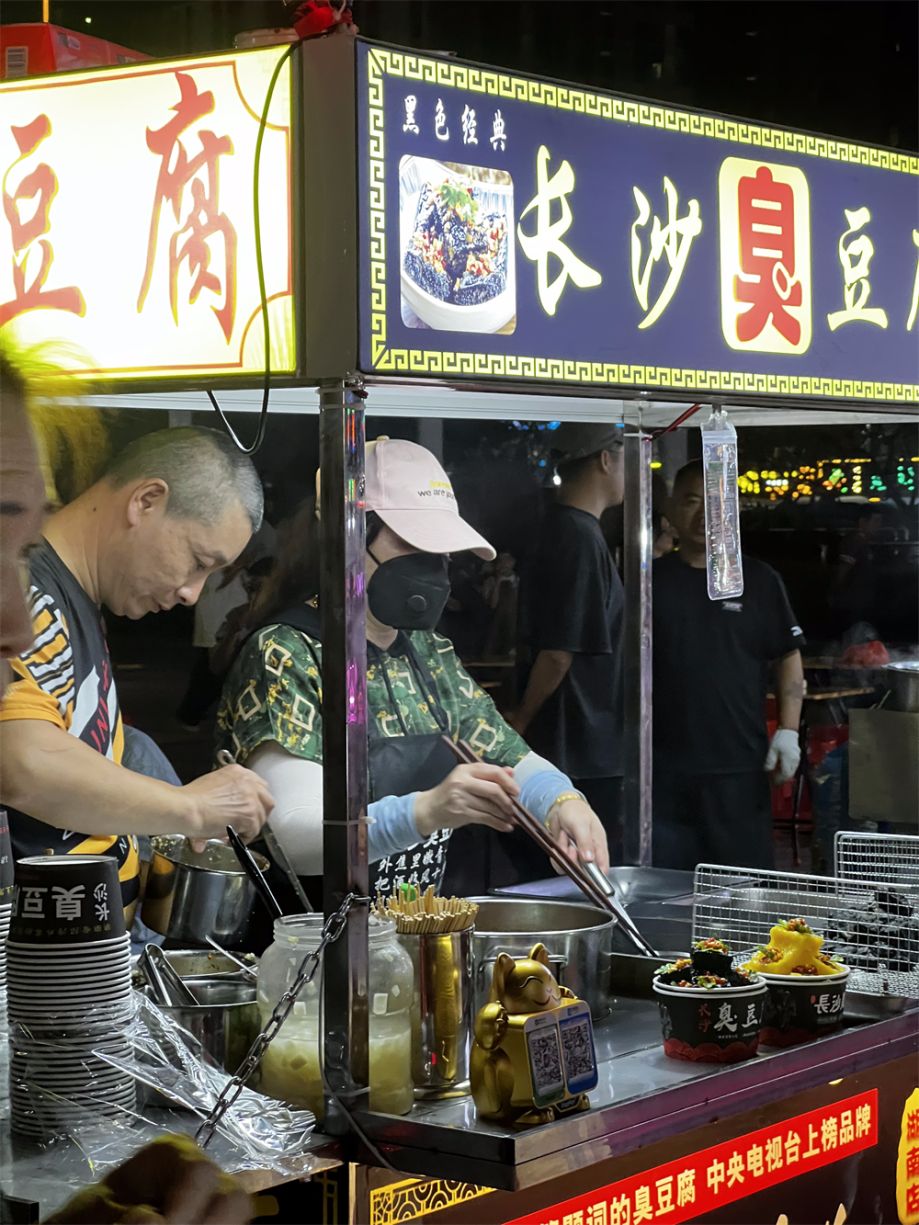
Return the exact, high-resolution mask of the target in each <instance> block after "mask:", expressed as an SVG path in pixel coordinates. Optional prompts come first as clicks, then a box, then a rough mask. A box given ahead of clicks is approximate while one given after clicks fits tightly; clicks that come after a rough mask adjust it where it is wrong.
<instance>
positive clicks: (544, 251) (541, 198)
mask: <svg viewBox="0 0 919 1225" xmlns="http://www.w3.org/2000/svg"><path fill="white" fill-rule="evenodd" d="M548 165H549V150H548V149H547V148H546V146H545V145H540V147H539V152H538V153H537V155H536V195H535V196H534V198H533V199H532V200H531V201H530V203H529V204H528V205H527V206H526V208H525V209H524V210H523V212H522V213H521V214H520V221H521V224H519V225H518V226H517V237H518V238H519V239H520V245H521V247H523V250H524V254H525V255H526V256H527V258H528V259H531V260H533V262H534V263H535V264H536V265H537V288H538V291H539V300H540V302H541V303H542V308H543V310H544V311H545V312H546V314H547V315H554V314H555V308H556V307H557V306H558V300H559V298H560V297H561V296H562V290H563V289H564V288H565V285H566V283H567V281H568V278H569V277H571V279H572V281H574V283H575V285H577V286H578V288H579V289H587V288H590V287H592V286H595V285H599V284H600V283H601V281H602V280H603V278H602V277H601V276H600V273H599V272H597V271H596V270H595V269H593V268H590V267H588V266H587V264H585V263H584V262H583V260H580V259H578V257H577V256H576V255H575V254H574V252H573V251H572V250H571V248H570V247H568V246H566V244H565V243H563V242H562V235H563V234H565V233H567V231H568V229H569V227H570V225H571V220H572V216H571V206H570V205H569V203H568V199H567V197H568V194H569V192H571V191H573V190H574V171H573V170H572V168H571V163H570V162H568V161H563V162H562V164H561V166H559V168H558V170H557V171H556V172H555V174H554V175H553V176H552V177H551V179H550V178H549V174H548ZM553 200H558V202H559V204H560V206H561V215H560V216H559V218H558V220H557V221H552V219H551V215H552V202H553ZM534 208H535V209H536V233H535V234H532V235H529V234H524V232H523V225H522V222H523V218H524V217H526V215H527V214H528V213H530V212H532V210H533V209H534ZM550 255H553V256H554V257H555V258H556V259H557V260H558V261H559V262H560V264H561V265H562V268H561V271H560V272H559V274H558V276H556V277H555V279H554V280H553V281H551V282H550V281H549V256H550Z"/></svg>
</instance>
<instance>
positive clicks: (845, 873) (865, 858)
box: [835, 830, 919, 904]
mask: <svg viewBox="0 0 919 1225" xmlns="http://www.w3.org/2000/svg"><path fill="white" fill-rule="evenodd" d="M835 841H836V848H835V849H836V875H837V876H839V877H840V878H841V879H842V880H854V881H861V882H862V883H863V884H876V885H887V886H889V887H890V888H891V889H896V890H898V891H903V890H905V891H906V892H908V893H910V894H912V896H913V902H914V904H916V903H917V902H919V838H916V837H914V836H912V835H910V834H854V833H849V832H847V831H845V830H840V832H839V833H838V834H837V835H836V839H835Z"/></svg>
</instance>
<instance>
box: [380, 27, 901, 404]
mask: <svg viewBox="0 0 919 1225" xmlns="http://www.w3.org/2000/svg"><path fill="white" fill-rule="evenodd" d="M357 55H358V116H359V128H358V134H359V157H360V166H359V169H360V210H359V224H360V247H361V249H360V274H361V282H360V358H361V368H362V369H363V370H364V371H365V372H367V373H371V372H372V373H376V374H381V375H393V376H398V377H402V376H404V375H407V374H408V375H418V376H422V377H424V376H427V377H433V378H448V379H451V380H455V379H458V378H459V379H462V378H463V377H471V378H477V379H479V380H483V379H487V380H488V381H491V382H495V381H498V382H500V381H504V380H511V381H542V382H561V383H567V384H585V385H593V386H600V385H602V386H604V387H606V388H616V389H618V390H620V391H621V392H622V393H623V394H630V393H634V392H635V391H637V390H645V389H652V390H654V391H656V392H658V393H659V394H667V395H670V396H671V397H673V396H674V395H679V394H680V393H683V392H685V393H687V394H688V395H692V396H695V395H699V396H713V395H714V396H722V397H723V396H725V395H727V396H730V397H733V398H738V397H748V398H769V397H781V398H787V397H793V398H796V399H800V398H808V399H816V400H821V399H822V400H826V399H834V400H851V401H863V402H868V401H887V402H895V403H902V404H906V403H916V402H917V401H919V318H917V315H919V158H917V157H915V156H914V155H911V154H906V153H900V152H898V151H896V150H891V149H878V148H874V147H869V146H863V145H853V144H848V143H846V142H844V141H834V140H831V139H829V138H826V137H820V136H812V135H808V134H805V133H800V132H792V131H783V130H779V129H775V128H768V127H762V126H759V125H757V124H754V123H746V122H743V121H740V120H736V119H729V118H726V117H724V116H719V115H710V114H704V113H700V112H696V111H681V110H676V109H670V108H668V107H666V106H658V105H654V104H651V103H643V102H638V101H635V100H633V99H628V98H621V97H616V96H615V95H611V94H602V93H592V92H590V91H588V90H583V89H578V88H574V87H569V86H567V85H561V84H557V83H549V82H545V81H540V80H535V79H533V78H529V77H519V76H511V75H507V74H504V73H501V72H497V71H494V70H492V69H486V68H482V67H476V66H473V65H469V64H464V63H461V62H458V61H456V60H453V59H447V58H444V59H439V58H425V57H423V56H418V55H414V54H409V53H407V52H402V51H398V50H394V49H391V48H386V47H381V46H374V45H372V44H367V43H363V42H359V43H358V46H357Z"/></svg>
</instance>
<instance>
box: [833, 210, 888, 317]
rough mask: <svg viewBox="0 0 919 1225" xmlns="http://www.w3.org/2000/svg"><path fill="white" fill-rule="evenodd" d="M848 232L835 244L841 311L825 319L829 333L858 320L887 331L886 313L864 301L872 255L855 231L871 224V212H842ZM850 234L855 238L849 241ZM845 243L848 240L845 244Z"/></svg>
mask: <svg viewBox="0 0 919 1225" xmlns="http://www.w3.org/2000/svg"><path fill="white" fill-rule="evenodd" d="M843 211H844V212H845V214H846V221H848V223H849V228H848V229H847V230H846V231H845V232H844V233H843V235H842V237H841V238H840V240H839V262H840V263H841V264H842V275H843V281H844V285H843V291H842V296H843V300H844V301H845V304H846V305H845V309H844V310H841V311H832V312H831V313H830V314H829V315H827V317H826V318H827V323H829V325H830V331H831V332H835V331H836V329H837V328H838V327H839V326H840V325H841V324H843V323H854V322H855V321H856V320H858V319H861V320H862V322H863V323H875V324H877V326H878V327H881V328H886V327H887V312H886V311H883V310H881V308H880V307H878V306H869V305H868V297H869V295H870V293H871V286H870V284H869V283H868V266H869V264H870V263H871V259H872V256H873V255H874V243H873V242H872V241H871V239H870V238H869V237H868V235H867V234H858V231H859V230H860V229H862V227H863V226H866V225H867V224H868V222H869V221H870V220H871V212H870V210H869V209H867V208H856V209H849V208H847V209H844V210H843ZM853 234H858V237H857V238H853V237H852V235H853ZM847 239H850V240H851V241H849V242H848V243H847V241H846V240H847Z"/></svg>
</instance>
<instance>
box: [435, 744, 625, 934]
mask: <svg viewBox="0 0 919 1225" xmlns="http://www.w3.org/2000/svg"><path fill="white" fill-rule="evenodd" d="M443 741H444V744H446V745H448V746H449V747H450V749H451V751H452V752H453V755H454V756H455V757H456V758H457V760H458V761H460V762H462V764H463V765H467V766H471V765H476V764H477V763H478V761H479V758H478V757H477V756H476V754H475V751H474V750H473V749H472V747H471V746H470V745H469V744H467V743H466V741H465V740H460V741H458V742H457V743H455V744H454V742H453V741H452V740H451V739H450V737H449V736H444V737H443ZM511 803H512V804H513V806H514V814H515V816H516V818H517V824H518V825H519V826H520V828H521V829H522V830H523V831H524V832H525V833H527V834H529V835H530V837H531V838H532V839H533V841H534V842H535V843H536V844H537V845H538V846H539V847H540V848H541V849H542V850H543V851H545V853H546V854H547V855H548V856H549V858H550V859H551V860H552V862H553V863H557V864H558V866H559V867H560V868H561V869H562V871H563V872H565V873H566V875H568V876H569V877H570V878H571V880H573V881H574V883H575V884H576V885H577V887H578V888H579V889H580V890H581V892H582V893H583V894H584V896H585V897H586V898H587V899H588V900H589V901H590V902H592V903H593V905H594V906H596V907H597V908H598V909H600V910H605V911H607V912H608V913H610V914H617V910H616V907H615V905H614V904H613V903H612V902H611V901H610V899H609V898H608V897H607V896H606V895H605V894H604V893H602V892H601V890H600V889H599V888H598V886H597V885H595V884H594V883H593V881H592V880H591V879H590V877H589V876H588V875H587V873H586V872H585V871H584V869H583V868H582V867H581V865H580V864H576V863H574V861H573V860H571V859H569V858H568V856H567V855H565V854H563V852H562V851H561V850H560V848H559V846H558V844H557V843H556V842H555V841H554V840H553V839H552V837H551V835H550V834H549V831H548V830H547V829H546V828H545V826H544V825H543V824H542V823H541V822H540V821H537V819H536V818H535V817H534V816H533V814H532V813H531V812H530V811H529V810H528V809H526V808H524V806H523V805H522V804H521V803H519V802H518V801H517V800H511Z"/></svg>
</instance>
